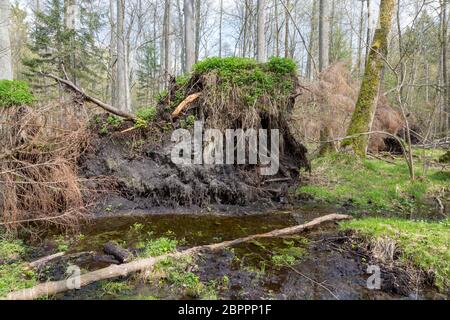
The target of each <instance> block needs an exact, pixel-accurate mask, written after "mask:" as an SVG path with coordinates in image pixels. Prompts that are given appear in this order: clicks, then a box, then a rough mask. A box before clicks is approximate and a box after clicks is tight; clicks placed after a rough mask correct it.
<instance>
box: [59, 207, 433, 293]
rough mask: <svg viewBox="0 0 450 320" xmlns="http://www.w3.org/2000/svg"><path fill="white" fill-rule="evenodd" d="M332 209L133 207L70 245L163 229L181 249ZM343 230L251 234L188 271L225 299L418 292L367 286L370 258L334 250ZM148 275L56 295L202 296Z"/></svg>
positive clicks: (88, 246)
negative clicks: (189, 211)
mask: <svg viewBox="0 0 450 320" xmlns="http://www.w3.org/2000/svg"><path fill="white" fill-rule="evenodd" d="M308 209H309V208H308ZM310 212H314V213H310ZM331 212H333V211H332V210H330V209H317V208H315V210H314V211H310V210H305V211H303V210H302V209H299V210H295V211H284V212H273V213H267V214H258V215H249V216H241V217H229V216H217V215H138V216H128V215H127V216H119V217H105V218H98V219H95V220H93V221H91V222H90V224H89V225H87V226H86V227H85V228H84V229H83V230H82V236H81V237H80V239H79V240H78V241H76V242H75V243H74V244H73V245H72V246H71V247H70V252H82V251H95V252H97V253H99V254H103V253H102V250H103V246H104V244H105V243H107V242H109V241H115V242H117V243H119V244H120V245H121V246H123V247H125V248H128V249H131V250H133V249H134V248H136V247H138V246H139V244H140V243H142V242H145V241H148V240H151V239H158V238H161V237H165V238H168V239H173V240H177V241H178V250H183V249H185V248H188V247H192V246H197V245H204V244H211V243H218V242H222V241H225V240H232V239H236V238H240V237H244V236H247V235H252V234H257V233H265V232H269V231H272V230H275V229H281V228H285V227H289V226H293V225H297V224H301V223H304V222H307V221H310V220H312V219H314V218H316V217H319V216H323V215H325V214H328V213H331ZM337 236H338V235H337V232H336V228H330V227H324V228H321V229H318V230H315V231H313V232H309V233H306V234H302V235H295V236H291V237H284V238H277V239H264V240H261V241H253V242H250V243H245V244H241V245H239V246H236V247H233V248H230V249H226V250H223V251H222V252H219V253H206V254H203V255H202V256H201V257H199V258H198V259H196V261H195V267H189V269H188V270H186V271H185V272H189V274H191V273H192V274H193V275H195V277H196V278H197V280H196V279H194V282H195V281H199V282H200V283H201V284H202V286H203V287H202V288H206V287H207V288H210V291H213V296H214V297H216V298H219V299H222V298H223V299H402V298H416V296H409V297H406V296H400V295H396V294H393V293H385V292H383V291H374V290H369V289H368V288H367V284H366V283H367V278H368V277H369V276H370V275H368V274H366V272H365V269H366V268H367V266H366V265H365V264H364V261H362V260H363V259H362V258H361V257H360V256H357V255H355V254H354V253H351V252H348V251H343V250H336V247H335V245H334V244H333V243H330V239H334V238H336V237H337ZM338 249H339V248H338ZM78 265H79V266H80V267H81V268H82V269H83V270H89V271H91V270H95V269H98V268H103V267H106V266H108V263H101V262H92V261H88V262H84V263H83V262H81V263H79V264H78ZM143 279H144V277H143V276H142V275H141V276H139V275H137V276H136V275H133V276H131V277H128V278H126V279H119V280H115V281H114V285H113V286H110V287H108V284H107V282H105V281H103V282H99V283H95V284H92V285H89V286H87V287H84V288H82V289H81V290H77V291H72V292H68V293H65V294H64V295H61V296H58V298H63V299H99V298H100V299H120V298H122V299H143V298H144V299H190V298H201V296H199V295H195V294H186V293H185V291H183V293H180V290H179V289H180V287H183V286H186V284H185V283H183V282H182V281H181V280H180V281H181V282H177V279H175V280H174V279H172V283H169V284H167V283H166V284H162V283H163V282H161V281H159V282H158V281H156V285H155V281H153V282H151V281H150V282H149V281H144V280H143ZM105 283H106V284H105ZM121 283H122V284H123V285H121ZM158 283H159V284H158ZM203 284H205V285H203ZM187 285H188V286H189V284H187ZM196 285H197V283H196ZM108 288H113V290H108ZM207 297H211V295H208V296H207ZM418 297H419V298H433V297H434V293H433V294H430V293H429V292H428V293H426V294H424V293H421V294H420V295H419V296H418Z"/></svg>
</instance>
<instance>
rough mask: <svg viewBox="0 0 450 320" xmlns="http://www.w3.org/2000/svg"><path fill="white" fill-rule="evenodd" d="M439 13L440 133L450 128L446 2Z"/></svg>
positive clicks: (445, 1) (442, 0)
mask: <svg viewBox="0 0 450 320" xmlns="http://www.w3.org/2000/svg"><path fill="white" fill-rule="evenodd" d="M440 2H441V12H440V20H441V21H440V25H441V37H440V38H441V59H440V61H441V72H442V85H443V90H442V96H443V98H442V114H443V115H444V118H443V119H442V122H443V126H442V131H443V132H447V131H448V130H449V126H450V107H449V104H450V101H449V99H450V96H449V83H448V73H447V62H448V61H447V46H448V36H447V30H448V16H447V0H441V1H440Z"/></svg>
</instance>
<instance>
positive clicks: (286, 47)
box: [284, 0, 291, 58]
mask: <svg viewBox="0 0 450 320" xmlns="http://www.w3.org/2000/svg"><path fill="white" fill-rule="evenodd" d="M290 9H291V4H290V0H286V8H285V15H284V57H285V58H289V20H290V19H289V18H290V16H289V10H290Z"/></svg>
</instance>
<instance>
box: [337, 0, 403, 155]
mask: <svg viewBox="0 0 450 320" xmlns="http://www.w3.org/2000/svg"><path fill="white" fill-rule="evenodd" d="M394 7H395V3H394V0H381V1H380V15H379V25H380V28H379V29H377V30H376V31H375V35H374V39H373V42H372V45H371V48H370V53H369V57H368V59H367V63H366V69H365V71H364V78H363V81H362V84H361V89H360V91H359V95H358V100H357V102H356V106H355V111H354V112H353V115H352V119H351V122H350V125H349V127H348V130H347V136H352V135H355V134H360V133H364V132H368V131H370V126H371V124H372V120H373V117H374V115H375V109H376V105H377V100H378V91H379V87H380V81H381V73H382V69H383V63H384V60H383V59H386V57H387V54H388V35H389V33H390V30H391V24H392V17H393V14H394ZM367 142H368V137H367V136H366V135H360V136H358V137H356V138H352V139H348V140H345V141H344V142H343V144H342V146H343V147H345V146H348V145H351V146H352V147H353V151H354V152H355V154H356V155H358V156H360V157H365V155H366V152H367Z"/></svg>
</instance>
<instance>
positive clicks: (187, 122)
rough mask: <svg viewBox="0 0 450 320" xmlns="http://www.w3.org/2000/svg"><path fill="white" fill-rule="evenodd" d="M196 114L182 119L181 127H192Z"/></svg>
mask: <svg viewBox="0 0 450 320" xmlns="http://www.w3.org/2000/svg"><path fill="white" fill-rule="evenodd" d="M195 120H196V119H195V116H194V115H193V114H191V115H189V116H187V117H186V119H182V120H180V127H181V128H183V129H190V128H192V127H193V126H194V123H195Z"/></svg>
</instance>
